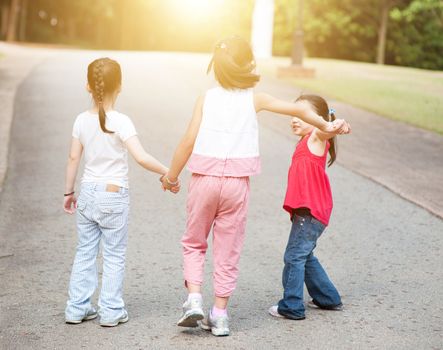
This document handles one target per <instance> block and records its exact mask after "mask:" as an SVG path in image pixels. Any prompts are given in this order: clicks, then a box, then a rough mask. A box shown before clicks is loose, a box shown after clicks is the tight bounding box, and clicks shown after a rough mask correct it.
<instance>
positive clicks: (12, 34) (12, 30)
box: [6, 0, 20, 41]
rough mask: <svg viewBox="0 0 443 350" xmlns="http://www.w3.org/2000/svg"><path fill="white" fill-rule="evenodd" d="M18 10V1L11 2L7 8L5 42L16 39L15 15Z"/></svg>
mask: <svg viewBox="0 0 443 350" xmlns="http://www.w3.org/2000/svg"><path fill="white" fill-rule="evenodd" d="M19 9H20V0H12V1H11V7H10V8H9V18H8V29H7V31H6V41H15V40H16V39H17V15H18V12H19Z"/></svg>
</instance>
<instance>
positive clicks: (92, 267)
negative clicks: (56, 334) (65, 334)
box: [65, 183, 129, 320]
mask: <svg viewBox="0 0 443 350" xmlns="http://www.w3.org/2000/svg"><path fill="white" fill-rule="evenodd" d="M105 186H106V185H104V184H95V183H85V184H82V187H81V192H80V196H79V198H78V201H77V234H78V245H77V252H76V255H75V259H74V264H73V266H72V273H71V280H70V283H69V300H68V302H67V307H66V310H65V316H66V318H67V319H71V320H79V319H80V320H81V319H82V318H84V317H85V316H86V315H87V313H88V312H89V311H90V310H91V309H92V306H91V296H92V295H93V294H94V291H95V289H96V288H97V287H98V277H97V265H96V258H97V254H98V250H99V245H100V241H101V242H102V254H103V276H102V286H101V291H100V296H99V302H98V305H99V308H100V309H99V314H100V317H101V318H102V319H104V320H115V319H117V318H119V317H121V316H122V315H123V314H124V313H125V312H126V311H125V309H124V306H125V304H124V302H123V298H122V289H123V278H124V271H125V253H126V245H127V240H128V213H129V194H128V190H127V189H125V188H121V189H120V191H119V192H106V191H105Z"/></svg>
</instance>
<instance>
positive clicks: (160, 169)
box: [125, 136, 168, 175]
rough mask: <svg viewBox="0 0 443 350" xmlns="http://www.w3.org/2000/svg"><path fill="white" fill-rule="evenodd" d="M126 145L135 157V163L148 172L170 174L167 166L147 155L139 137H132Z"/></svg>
mask: <svg viewBox="0 0 443 350" xmlns="http://www.w3.org/2000/svg"><path fill="white" fill-rule="evenodd" d="M125 145H126V148H127V149H128V151H129V153H130V154H131V155H132V156H133V157H134V159H135V161H136V162H137V163H138V164H139V165H141V166H142V167H143V168H145V169H146V170H149V171H152V172H153V173H157V174H160V175H164V174H166V173H167V172H168V168H167V167H166V166H164V165H163V164H162V163H161V162H159V161H158V160H157V159H155V158H154V157H153V156H151V155H150V154H148V153H146V151H145V149H144V148H143V146H142V144H141V143H140V140H139V138H138V137H137V136H132V137H130V138H129V139H127V140H126V142H125Z"/></svg>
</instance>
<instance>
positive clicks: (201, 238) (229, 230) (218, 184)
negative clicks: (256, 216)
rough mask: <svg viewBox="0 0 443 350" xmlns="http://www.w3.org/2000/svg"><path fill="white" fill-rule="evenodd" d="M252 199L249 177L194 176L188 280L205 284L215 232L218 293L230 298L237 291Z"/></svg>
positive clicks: (187, 237) (186, 245)
mask: <svg viewBox="0 0 443 350" xmlns="http://www.w3.org/2000/svg"><path fill="white" fill-rule="evenodd" d="M248 200H249V177H216V176H206V175H197V174H193V175H192V178H191V182H190V184H189V193H188V200H187V212H188V219H187V223H186V232H185V234H184V235H183V238H182V240H181V242H182V245H183V259H184V264H183V265H184V277H185V281H186V282H189V283H192V284H196V285H201V284H202V282H203V267H204V263H205V255H206V249H207V248H208V243H207V239H208V235H209V232H210V230H211V226H212V227H213V229H212V239H213V243H212V250H213V260H214V273H213V279H214V291H215V295H216V296H218V297H228V296H230V295H231V294H232V292H233V291H234V289H235V286H236V283H237V278H238V264H239V261H240V253H241V250H242V247H243V241H244V237H245V228H246V215H247V211H248Z"/></svg>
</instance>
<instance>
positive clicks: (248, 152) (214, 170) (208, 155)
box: [188, 87, 260, 177]
mask: <svg viewBox="0 0 443 350" xmlns="http://www.w3.org/2000/svg"><path fill="white" fill-rule="evenodd" d="M188 169H189V170H190V171H191V172H193V173H197V174H202V175H211V176H232V177H243V176H250V175H255V174H258V173H259V172H260V154H259V146H258V123H257V115H256V112H255V106H254V91H253V89H233V90H227V89H224V88H222V87H216V88H213V89H210V90H208V91H207V92H206V95H205V100H204V103H203V115H202V121H201V124H200V129H199V132H198V135H197V138H196V140H195V144H194V149H193V152H192V155H191V158H190V160H189V163H188Z"/></svg>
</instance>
